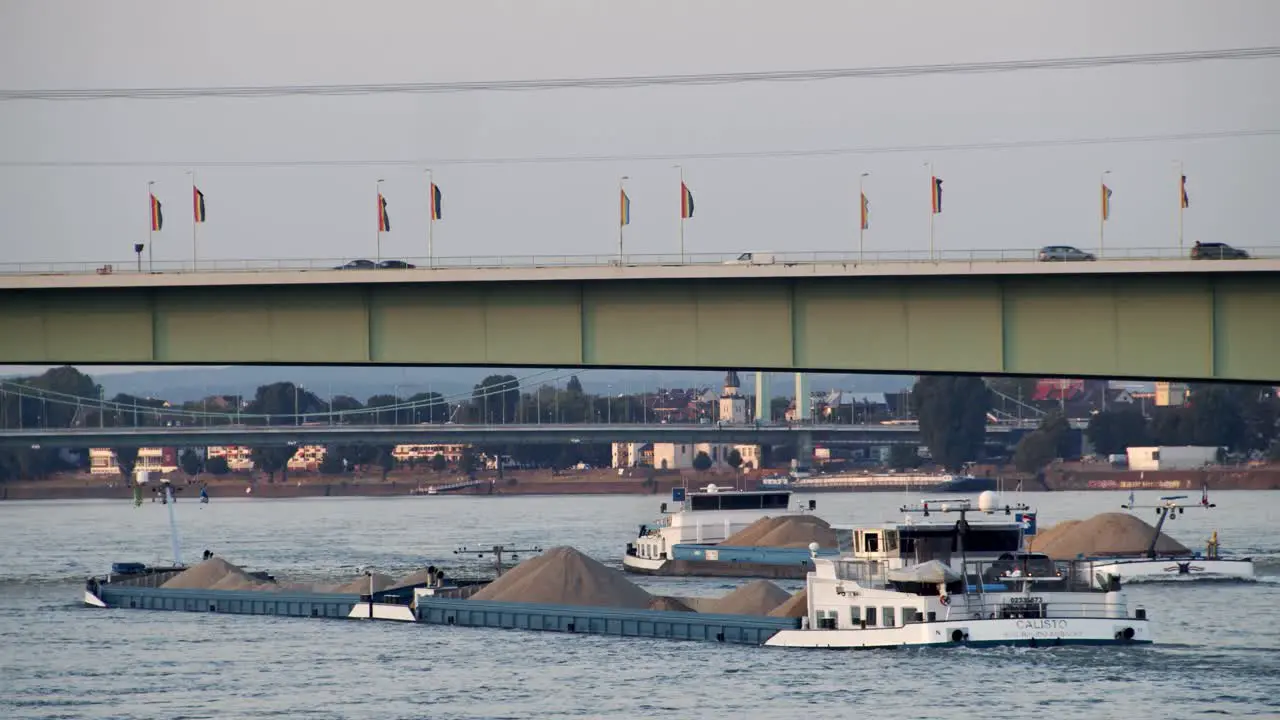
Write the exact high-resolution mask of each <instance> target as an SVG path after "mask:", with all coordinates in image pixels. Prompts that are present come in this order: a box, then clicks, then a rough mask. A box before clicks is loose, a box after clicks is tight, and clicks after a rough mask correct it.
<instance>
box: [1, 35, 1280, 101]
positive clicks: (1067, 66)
mask: <svg viewBox="0 0 1280 720" xmlns="http://www.w3.org/2000/svg"><path fill="white" fill-rule="evenodd" d="M1275 57H1280V47H1277V46H1271V47H1251V48H1230V49H1221V50H1191V51H1181V52H1166V53H1139V54H1130V55H1092V56H1081V57H1060V58H1041V59H1025V60H996V61H986V62H968V63H940V64H933V65H889V66H873V67H861V68H828V69H816V70H770V71H762V72H736V73H695V74H688V75H620V76H613V77H595V78H591V77H582V78H541V79H528V80H463V81H453V82H422V83H357V84H341V85H241V86H210V87H194V86H193V87H149V88H148V87H138V88H68V89H25V90H24V89H10V90H0V100H106V99H131V100H170V99H175V98H192V97H225V98H253V97H284V96H290V95H332V96H342V95H374V94H387V93H415V94H423V93H431V94H439V93H463V92H498V91H541V90H563V89H571V88H572V89H594V90H607V89H618V88H636V87H658V86H680V85H695V86H697V85H734V84H741V83H759V82H812V81H819V80H837V79H849V78H896V77H916V76H924V75H953V74H961V73H965V74H973V73H994V72H1015V71H1024V70H1078V69H1083V68H1097V67H1110V66H1117V65H1167V64H1174V63H1189V62H1203V61H1208V60H1255V59H1263V58H1275Z"/></svg>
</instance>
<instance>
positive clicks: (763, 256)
mask: <svg viewBox="0 0 1280 720" xmlns="http://www.w3.org/2000/svg"><path fill="white" fill-rule="evenodd" d="M774 262H776V259H775V258H774V256H773V253H762V252H744V253H742V254H741V255H739V256H738V258H737V259H736V260H725V261H724V264H725V265H772V264H774Z"/></svg>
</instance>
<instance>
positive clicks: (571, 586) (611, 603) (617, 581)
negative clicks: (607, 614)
mask: <svg viewBox="0 0 1280 720" xmlns="http://www.w3.org/2000/svg"><path fill="white" fill-rule="evenodd" d="M471 597H472V599H474V600H497V601H502V602H528V603H548V604H552V605H594V606H602V607H616V608H632V609H635V610H645V609H647V608H648V607H649V605H650V603H652V602H653V596H652V595H650V594H649V593H647V592H645V591H644V589H642V588H641V587H640V586H638V585H636V584H634V583H632V582H631V581H630V580H627V579H626V578H625V577H623V575H622V573H620V572H618V571H617V570H613V569H611V568H608V567H605V566H604V565H601V564H600V563H599V562H596V561H595V560H592V559H591V558H589V557H587V556H586V555H583V554H582V553H580V552H578V551H577V550H575V549H573V548H571V547H555V548H551V549H550V550H547V551H546V552H544V553H542V554H541V555H539V556H537V557H534V558H530V559H528V560H525V561H524V562H522V563H520V564H519V565H517V566H515V567H514V568H511V569H510V570H508V571H507V572H505V573H503V574H502V577H499V578H498V579H497V580H494V581H493V582H491V583H489V584H488V585H487V586H486V587H485V588H484V589H483V590H481V591H480V592H478V593H476V594H475V595H472V596H471Z"/></svg>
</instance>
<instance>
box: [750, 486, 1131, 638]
mask: <svg viewBox="0 0 1280 720" xmlns="http://www.w3.org/2000/svg"><path fill="white" fill-rule="evenodd" d="M930 505H933V507H932V508H930ZM1015 509H1016V510H1024V509H1026V508H1025V507H1024V506H1019V507H1018V508H1013V507H1010V506H1006V507H1003V508H998V507H997V506H996V503H995V495H994V493H990V492H984V493H983V494H982V495H981V496H980V497H979V504H978V508H977V509H974V508H972V507H971V506H970V504H969V501H968V500H948V501H931V502H929V503H925V504H924V506H922V507H904V508H903V511H904V512H908V513H922V514H923V515H925V516H928V515H929V514H930V511H931V510H932V512H933V513H938V514H941V515H944V516H945V515H949V514H955V515H958V516H959V520H958V521H955V522H954V523H953V522H951V521H950V520H948V521H946V522H945V523H943V522H938V521H932V522H929V523H925V524H921V525H916V526H915V527H917V528H920V529H922V530H924V531H925V532H923V533H917V534H914V535H911V534H900V530H901V529H902V528H904V527H906V525H905V524H903V525H882V526H878V527H864V528H861V529H857V530H855V533H854V547H853V552H851V553H847V554H844V555H842V556H840V557H838V558H821V557H818V556H817V553H816V552H815V553H814V557H813V562H814V566H815V570H814V571H813V572H811V573H809V575H808V577H807V578H806V581H805V590H806V595H807V603H808V606H807V608H806V612H805V615H804V617H803V619H802V623H801V628H800V629H797V630H782V631H779V632H778V633H777V634H775V635H773V636H772V637H771V638H769V640H768V641H767V642H766V643H765V644H766V645H770V646H775V647H795V648H890V647H902V646H909V645H942V646H991V645H1024V646H1031V647H1037V646H1040V647H1046V646H1057V645H1113V644H1115V645H1118V644H1129V643H1150V642H1151V641H1152V637H1151V631H1150V627H1149V621H1148V620H1147V615H1146V611H1145V610H1144V609H1142V608H1130V606H1129V603H1128V601H1127V599H1126V597H1125V594H1124V592H1122V591H1121V590H1120V581H1119V579H1118V578H1109V579H1108V583H1107V586H1106V587H1105V588H1104V589H1098V588H1095V587H1093V586H1092V585H1090V584H1089V583H1086V582H1082V581H1081V580H1080V579H1079V578H1078V577H1077V575H1076V574H1075V573H1074V572H1073V570H1072V568H1071V563H1061V562H1055V561H1053V560H1050V559H1049V558H1048V557H1047V556H1045V555H1042V554H1037V553H1029V552H1024V551H1022V550H1021V549H1020V548H1021V545H1022V538H1021V533H1020V532H1018V533H1015V534H1014V536H1012V537H1010V536H1009V535H1008V533H1007V532H1005V531H1003V530H1002V529H1001V528H1000V526H1001V525H1008V523H995V522H985V521H984V520H983V519H982V518H981V517H979V518H977V519H976V520H975V522H973V523H972V524H971V523H970V522H969V520H968V515H969V514H974V515H978V514H987V515H990V514H994V513H996V512H998V511H1003V512H1004V513H1005V514H1012V511H1013V510H1015ZM948 529H949V530H950V532H949V533H946V532H943V531H945V530H948ZM969 546H972V547H973V548H974V550H973V552H972V553H970V552H969V551H967V550H966V548H967V547H969ZM811 549H812V550H816V548H811ZM953 555H954V556H953Z"/></svg>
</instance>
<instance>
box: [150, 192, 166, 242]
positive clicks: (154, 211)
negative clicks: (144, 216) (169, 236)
mask: <svg viewBox="0 0 1280 720" xmlns="http://www.w3.org/2000/svg"><path fill="white" fill-rule="evenodd" d="M149 194H150V195H151V230H152V231H154V232H160V230H162V229H164V213H163V212H161V210H160V201H159V200H157V199H156V196H155V194H154V193H149Z"/></svg>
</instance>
